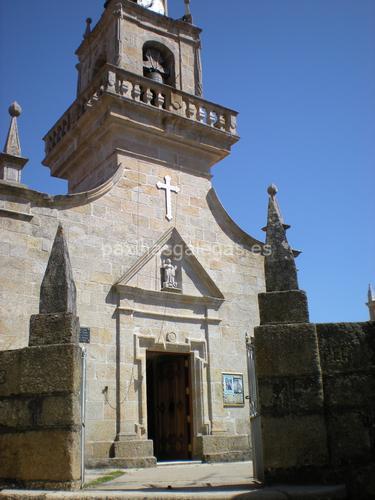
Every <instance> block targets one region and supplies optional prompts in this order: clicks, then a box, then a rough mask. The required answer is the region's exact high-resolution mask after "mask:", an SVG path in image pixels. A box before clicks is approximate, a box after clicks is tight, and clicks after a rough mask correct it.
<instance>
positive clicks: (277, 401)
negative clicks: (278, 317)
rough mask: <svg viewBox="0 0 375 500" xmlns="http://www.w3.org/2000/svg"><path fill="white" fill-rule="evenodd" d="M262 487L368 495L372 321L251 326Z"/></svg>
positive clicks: (372, 456) (373, 422) (373, 407)
mask: <svg viewBox="0 0 375 500" xmlns="http://www.w3.org/2000/svg"><path fill="white" fill-rule="evenodd" d="M255 339H256V355H257V377H258V385H259V392H260V404H261V415H262V435H263V447H264V458H265V463H264V466H265V478H266V481H267V482H271V483H272V482H279V481H283V482H295V483H301V482H313V481H319V482H336V483H345V484H346V486H347V490H348V492H349V495H350V498H352V499H355V500H367V499H370V498H375V479H374V478H375V446H374V444H375V419H374V416H375V398H374V395H375V323H374V322H368V323H332V324H318V325H315V324H312V323H303V324H298V323H294V324H278V325H264V326H260V327H258V328H256V335H255Z"/></svg>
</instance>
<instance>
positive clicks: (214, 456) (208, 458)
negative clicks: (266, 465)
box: [202, 451, 252, 464]
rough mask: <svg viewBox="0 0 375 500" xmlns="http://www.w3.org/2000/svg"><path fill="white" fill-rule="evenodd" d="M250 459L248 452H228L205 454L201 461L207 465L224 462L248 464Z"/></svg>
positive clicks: (250, 455)
mask: <svg viewBox="0 0 375 500" xmlns="http://www.w3.org/2000/svg"><path fill="white" fill-rule="evenodd" d="M251 458H252V454H251V452H250V451H228V452H222V453H207V454H205V455H203V457H202V460H203V462H206V463H208V464H214V463H224V462H248V461H250V460H251Z"/></svg>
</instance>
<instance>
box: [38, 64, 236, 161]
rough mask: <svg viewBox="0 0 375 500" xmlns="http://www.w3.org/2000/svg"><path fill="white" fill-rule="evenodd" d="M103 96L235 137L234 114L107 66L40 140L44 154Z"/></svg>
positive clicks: (194, 97)
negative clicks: (107, 95)
mask: <svg viewBox="0 0 375 500" xmlns="http://www.w3.org/2000/svg"><path fill="white" fill-rule="evenodd" d="M104 94H114V95H117V96H120V97H121V98H123V99H127V100H130V101H135V102H138V103H141V104H144V105H146V106H151V107H153V108H157V109H160V110H163V111H164V112H168V113H172V114H174V115H178V116H181V117H183V118H186V119H189V120H192V121H195V122H198V123H201V124H202V125H204V126H207V127H213V128H215V129H216V130H219V131H222V132H223V133H227V134H230V135H234V136H237V135H238V134H237V112H236V111H232V110H230V109H227V108H224V107H222V106H219V105H217V104H214V103H211V102H209V101H206V100H204V99H201V98H199V97H197V96H194V95H191V94H187V93H186V92H183V91H181V90H177V89H175V88H173V87H170V86H168V85H164V84H160V83H158V82H155V81H153V80H150V79H149V78H145V77H142V76H140V75H136V74H134V73H130V72H128V71H125V70H123V69H120V68H117V67H115V66H112V65H110V64H106V65H105V66H103V68H102V70H101V72H100V73H99V74H98V75H97V77H96V78H95V79H94V81H93V83H92V84H91V85H90V86H89V87H88V88H87V89H86V90H85V91H84V92H83V93H82V94H81V95H80V96H79V97H78V98H77V99H76V101H75V102H74V103H73V104H72V106H71V107H70V108H69V109H68V110H67V111H66V112H65V114H64V115H63V116H62V117H61V118H60V119H59V120H58V121H57V123H56V124H55V125H54V126H53V127H52V128H51V130H50V131H49V132H48V133H47V134H46V136H45V137H44V141H45V152H46V155H48V154H50V153H51V152H52V151H53V149H54V147H55V146H56V145H57V144H58V143H59V142H60V141H61V139H62V138H63V137H64V136H65V135H66V134H67V133H68V132H69V130H70V129H71V128H72V127H73V126H74V124H75V123H77V121H78V120H79V119H80V118H81V116H82V115H83V114H84V113H85V112H86V111H87V109H89V108H90V107H93V106H94V105H95V103H96V102H97V101H98V100H100V99H101V97H102V96H103V95H104Z"/></svg>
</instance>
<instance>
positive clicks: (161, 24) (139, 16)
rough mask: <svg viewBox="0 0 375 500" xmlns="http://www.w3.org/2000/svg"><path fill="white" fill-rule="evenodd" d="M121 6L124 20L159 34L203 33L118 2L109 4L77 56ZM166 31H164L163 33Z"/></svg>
mask: <svg viewBox="0 0 375 500" xmlns="http://www.w3.org/2000/svg"><path fill="white" fill-rule="evenodd" d="M119 4H121V6H122V8H123V12H122V18H124V19H128V20H130V21H133V22H136V23H138V24H139V25H142V26H145V27H147V29H149V30H150V29H152V30H154V31H157V32H159V33H163V32H165V31H168V33H169V34H171V33H175V34H176V36H178V35H181V34H182V33H186V34H187V35H190V36H194V37H195V38H197V37H199V35H200V33H201V32H202V30H201V28H198V27H197V26H194V25H192V24H190V23H187V22H185V21H183V20H182V19H173V18H171V17H168V16H162V15H160V14H157V13H155V12H152V11H150V10H148V9H145V8H144V7H141V6H140V5H138V4H136V3H135V2H130V1H129V0H121V1H120V0H116V1H112V2H109V4H108V6H107V7H106V10H105V11H104V12H103V14H102V16H101V18H100V19H99V21H98V22H97V24H96V25H95V27H94V28H93V30H92V31H91V33H90V35H89V36H88V37H86V38H84V40H83V41H82V42H81V44H80V45H79V47H78V48H77V50H76V54H77V55H78V56H79V55H80V54H81V52H82V51H83V50H84V49H85V47H86V45H87V44H88V43H92V41H93V39H94V38H97V37H98V36H100V33H101V32H102V30H103V29H104V27H105V26H106V24H108V23H109V22H110V21H111V19H112V18H113V15H114V11H115V9H116V8H118V5H119ZM163 29H164V31H163Z"/></svg>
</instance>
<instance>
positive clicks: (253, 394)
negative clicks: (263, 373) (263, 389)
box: [246, 338, 264, 481]
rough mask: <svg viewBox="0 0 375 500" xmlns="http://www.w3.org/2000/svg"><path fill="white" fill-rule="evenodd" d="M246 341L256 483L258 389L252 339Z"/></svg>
mask: <svg viewBox="0 0 375 500" xmlns="http://www.w3.org/2000/svg"><path fill="white" fill-rule="evenodd" d="M246 340H247V341H246V347H247V367H248V369H247V373H248V377H249V406H250V428H251V436H252V446H253V468H254V477H255V479H257V480H258V481H263V479H264V469H263V444H262V432H261V417H260V413H259V404H258V388H257V380H256V373H255V353H254V345H253V338H247V339H246Z"/></svg>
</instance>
